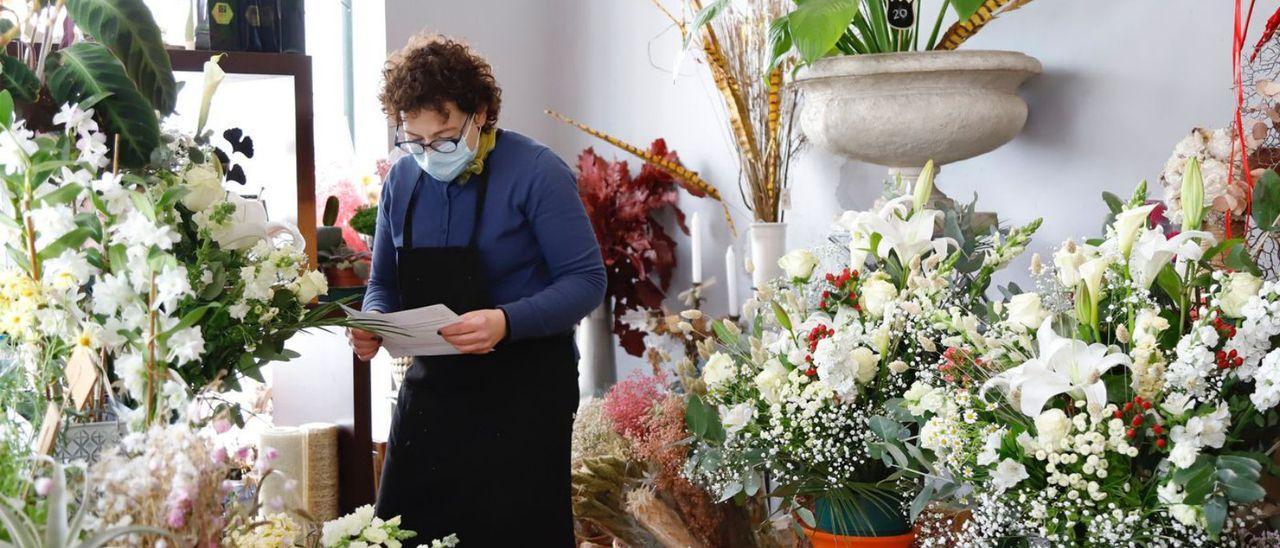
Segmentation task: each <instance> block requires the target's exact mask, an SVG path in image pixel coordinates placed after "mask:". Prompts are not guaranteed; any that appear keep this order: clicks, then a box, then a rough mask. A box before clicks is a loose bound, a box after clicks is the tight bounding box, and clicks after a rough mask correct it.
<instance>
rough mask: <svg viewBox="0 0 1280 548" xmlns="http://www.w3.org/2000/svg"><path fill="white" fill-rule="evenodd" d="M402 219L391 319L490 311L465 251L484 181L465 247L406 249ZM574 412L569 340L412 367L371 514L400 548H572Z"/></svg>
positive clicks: (473, 258) (469, 250) (476, 265)
mask: <svg viewBox="0 0 1280 548" xmlns="http://www.w3.org/2000/svg"><path fill="white" fill-rule="evenodd" d="M424 178H425V176H424V175H419V177H418V180H417V182H415V183H414V188H413V193H412V195H411V197H410V198H409V204H408V207H407V208H406V209H405V218H404V225H403V226H404V238H403V245H402V246H401V247H400V248H398V249H397V250H396V254H397V274H398V281H399V286H400V300H401V309H406V310H407V309H410V308H417V307H422V306H430V305H433V304H445V305H447V306H448V307H449V308H450V309H452V310H453V311H454V312H457V313H458V314H460V315H461V314H464V313H466V312H470V311H473V310H482V309H489V308H493V307H494V306H493V301H492V298H491V297H490V294H489V290H488V288H487V287H486V285H487V282H486V281H485V278H484V276H483V275H482V271H481V265H480V253H479V251H478V249H477V246H476V239H477V234H478V232H479V227H480V219H481V215H482V214H483V212H484V202H485V195H486V193H487V191H488V186H489V177H488V173H487V170H486V173H482V174H480V175H478V176H476V179H477V180H475V181H472V182H471V183H472V184H475V185H478V187H477V194H476V212H475V219H476V220H475V228H474V229H473V231H472V234H471V241H470V244H468V245H467V246H466V247H456V246H454V247H414V246H413V212H414V209H415V206H416V205H417V201H418V194H419V192H420V191H421V187H422V185H423V182H422V180H423V179H424ZM577 405H578V372H577V358H576V356H575V351H574V343H573V336H572V332H568V333H563V334H560V335H555V336H551V337H545V338H537V339H530V340H522V341H518V342H505V341H504V342H502V343H499V344H498V346H497V347H495V348H494V350H493V352H490V353H488V354H484V355H459V356H432V357H425V356H419V357H415V358H414V360H413V365H412V367H410V368H409V371H408V373H407V374H406V375H405V379H404V383H403V384H402V385H401V387H400V395H399V398H398V399H397V401H396V407H395V412H394V414H393V416H392V419H391V435H390V437H389V439H388V440H387V441H388V443H387V445H388V449H387V457H386V461H385V464H384V465H383V470H382V481H381V487H380V490H379V493H378V504H377V514H378V516H379V517H382V518H383V519H389V518H391V517H393V516H397V515H399V516H401V519H402V523H401V527H402V528H404V529H408V530H412V531H416V532H417V533H418V535H417V536H416V537H414V538H412V539H410V542H406V546H414V545H416V544H417V543H422V542H430V541H431V540H433V539H439V538H443V537H445V536H448V535H450V534H457V535H458V540H459V541H460V542H461V543H462V545H463V546H468V547H484V546H507V545H510V546H549V547H558V546H563V547H569V546H573V545H574V537H573V513H572V510H571V506H570V481H571V480H570V470H569V449H570V435H571V432H572V428H573V414H574V411H575V410H576V408H577Z"/></svg>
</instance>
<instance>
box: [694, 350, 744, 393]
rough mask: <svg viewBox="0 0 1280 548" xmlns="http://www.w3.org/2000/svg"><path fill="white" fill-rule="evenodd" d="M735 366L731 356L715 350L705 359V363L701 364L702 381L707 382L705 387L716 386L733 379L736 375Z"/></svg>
mask: <svg viewBox="0 0 1280 548" xmlns="http://www.w3.org/2000/svg"><path fill="white" fill-rule="evenodd" d="M737 369H738V368H737V367H736V366H734V364H733V358H730V357H729V355H728V354H725V353H723V352H716V353H715V354H712V355H711V357H710V358H708V359H707V364H706V365H704V366H702V382H704V383H706V384H707V388H716V387H719V386H720V385H722V384H724V383H726V382H728V381H730V380H732V379H733V377H734V376H735V375H737V373H738V371H737Z"/></svg>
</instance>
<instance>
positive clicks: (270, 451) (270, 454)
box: [262, 447, 280, 462]
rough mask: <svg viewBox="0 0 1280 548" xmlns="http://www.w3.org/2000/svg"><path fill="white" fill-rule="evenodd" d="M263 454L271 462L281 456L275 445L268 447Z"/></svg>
mask: <svg viewBox="0 0 1280 548" xmlns="http://www.w3.org/2000/svg"><path fill="white" fill-rule="evenodd" d="M262 456H263V457H264V458H266V459H267V461H268V462H270V461H273V460H276V458H277V457H279V456H280V452H279V451H276V448H275V447H268V448H267V450H266V451H264V452H263V454H262Z"/></svg>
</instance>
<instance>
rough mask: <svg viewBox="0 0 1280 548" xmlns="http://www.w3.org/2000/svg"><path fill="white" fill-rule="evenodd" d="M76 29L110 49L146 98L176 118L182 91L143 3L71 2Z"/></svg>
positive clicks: (116, 0)
mask: <svg viewBox="0 0 1280 548" xmlns="http://www.w3.org/2000/svg"><path fill="white" fill-rule="evenodd" d="M67 12H68V13H69V14H70V15H71V19H72V20H74V21H75V23H76V26H77V27H79V28H80V30H82V31H84V32H85V33H86V34H89V35H91V36H93V38H94V39H96V40H97V41H99V42H101V43H102V44H103V45H105V46H107V48H109V49H110V50H111V52H112V53H114V54H115V55H116V57H118V58H119V59H120V62H121V63H123V64H124V68H125V72H126V73H127V74H128V75H129V78H130V79H131V80H133V82H134V84H136V85H137V87H138V90H139V91H141V92H142V95H143V96H145V97H146V98H147V99H149V100H150V101H151V104H152V106H154V107H155V109H156V110H158V111H160V112H161V113H163V114H166V115H168V114H172V113H173V107H174V104H175V103H176V102H177V96H178V88H177V84H176V83H174V79H173V66H172V65H171V64H170V63H169V54H168V52H166V51H165V49H164V41H163V40H162V39H161V38H160V27H158V26H156V21H155V19H154V18H153V17H152V16H151V10H149V9H147V6H146V4H144V3H143V2H142V0H67Z"/></svg>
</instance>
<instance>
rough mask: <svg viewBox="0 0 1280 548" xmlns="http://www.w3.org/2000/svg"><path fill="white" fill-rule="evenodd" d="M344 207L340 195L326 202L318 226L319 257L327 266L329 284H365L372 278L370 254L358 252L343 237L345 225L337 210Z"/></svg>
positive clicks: (319, 260)
mask: <svg viewBox="0 0 1280 548" xmlns="http://www.w3.org/2000/svg"><path fill="white" fill-rule="evenodd" d="M341 206H342V204H341V202H339V201H338V197H337V196H330V197H329V199H327V200H325V203H324V214H323V215H322V216H321V218H320V221H321V222H322V223H323V224H322V225H321V226H318V227H316V260H317V261H318V262H319V263H320V266H321V267H322V268H323V269H324V276H325V278H327V279H328V281H329V287H332V288H338V289H350V288H356V287H362V286H364V285H365V280H367V279H368V278H369V261H368V254H367V253H357V252H356V251H354V250H352V249H351V248H350V247H348V246H347V244H346V242H344V241H343V239H342V227H340V226H337V224H338V209H339V208H340V207H341Z"/></svg>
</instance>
